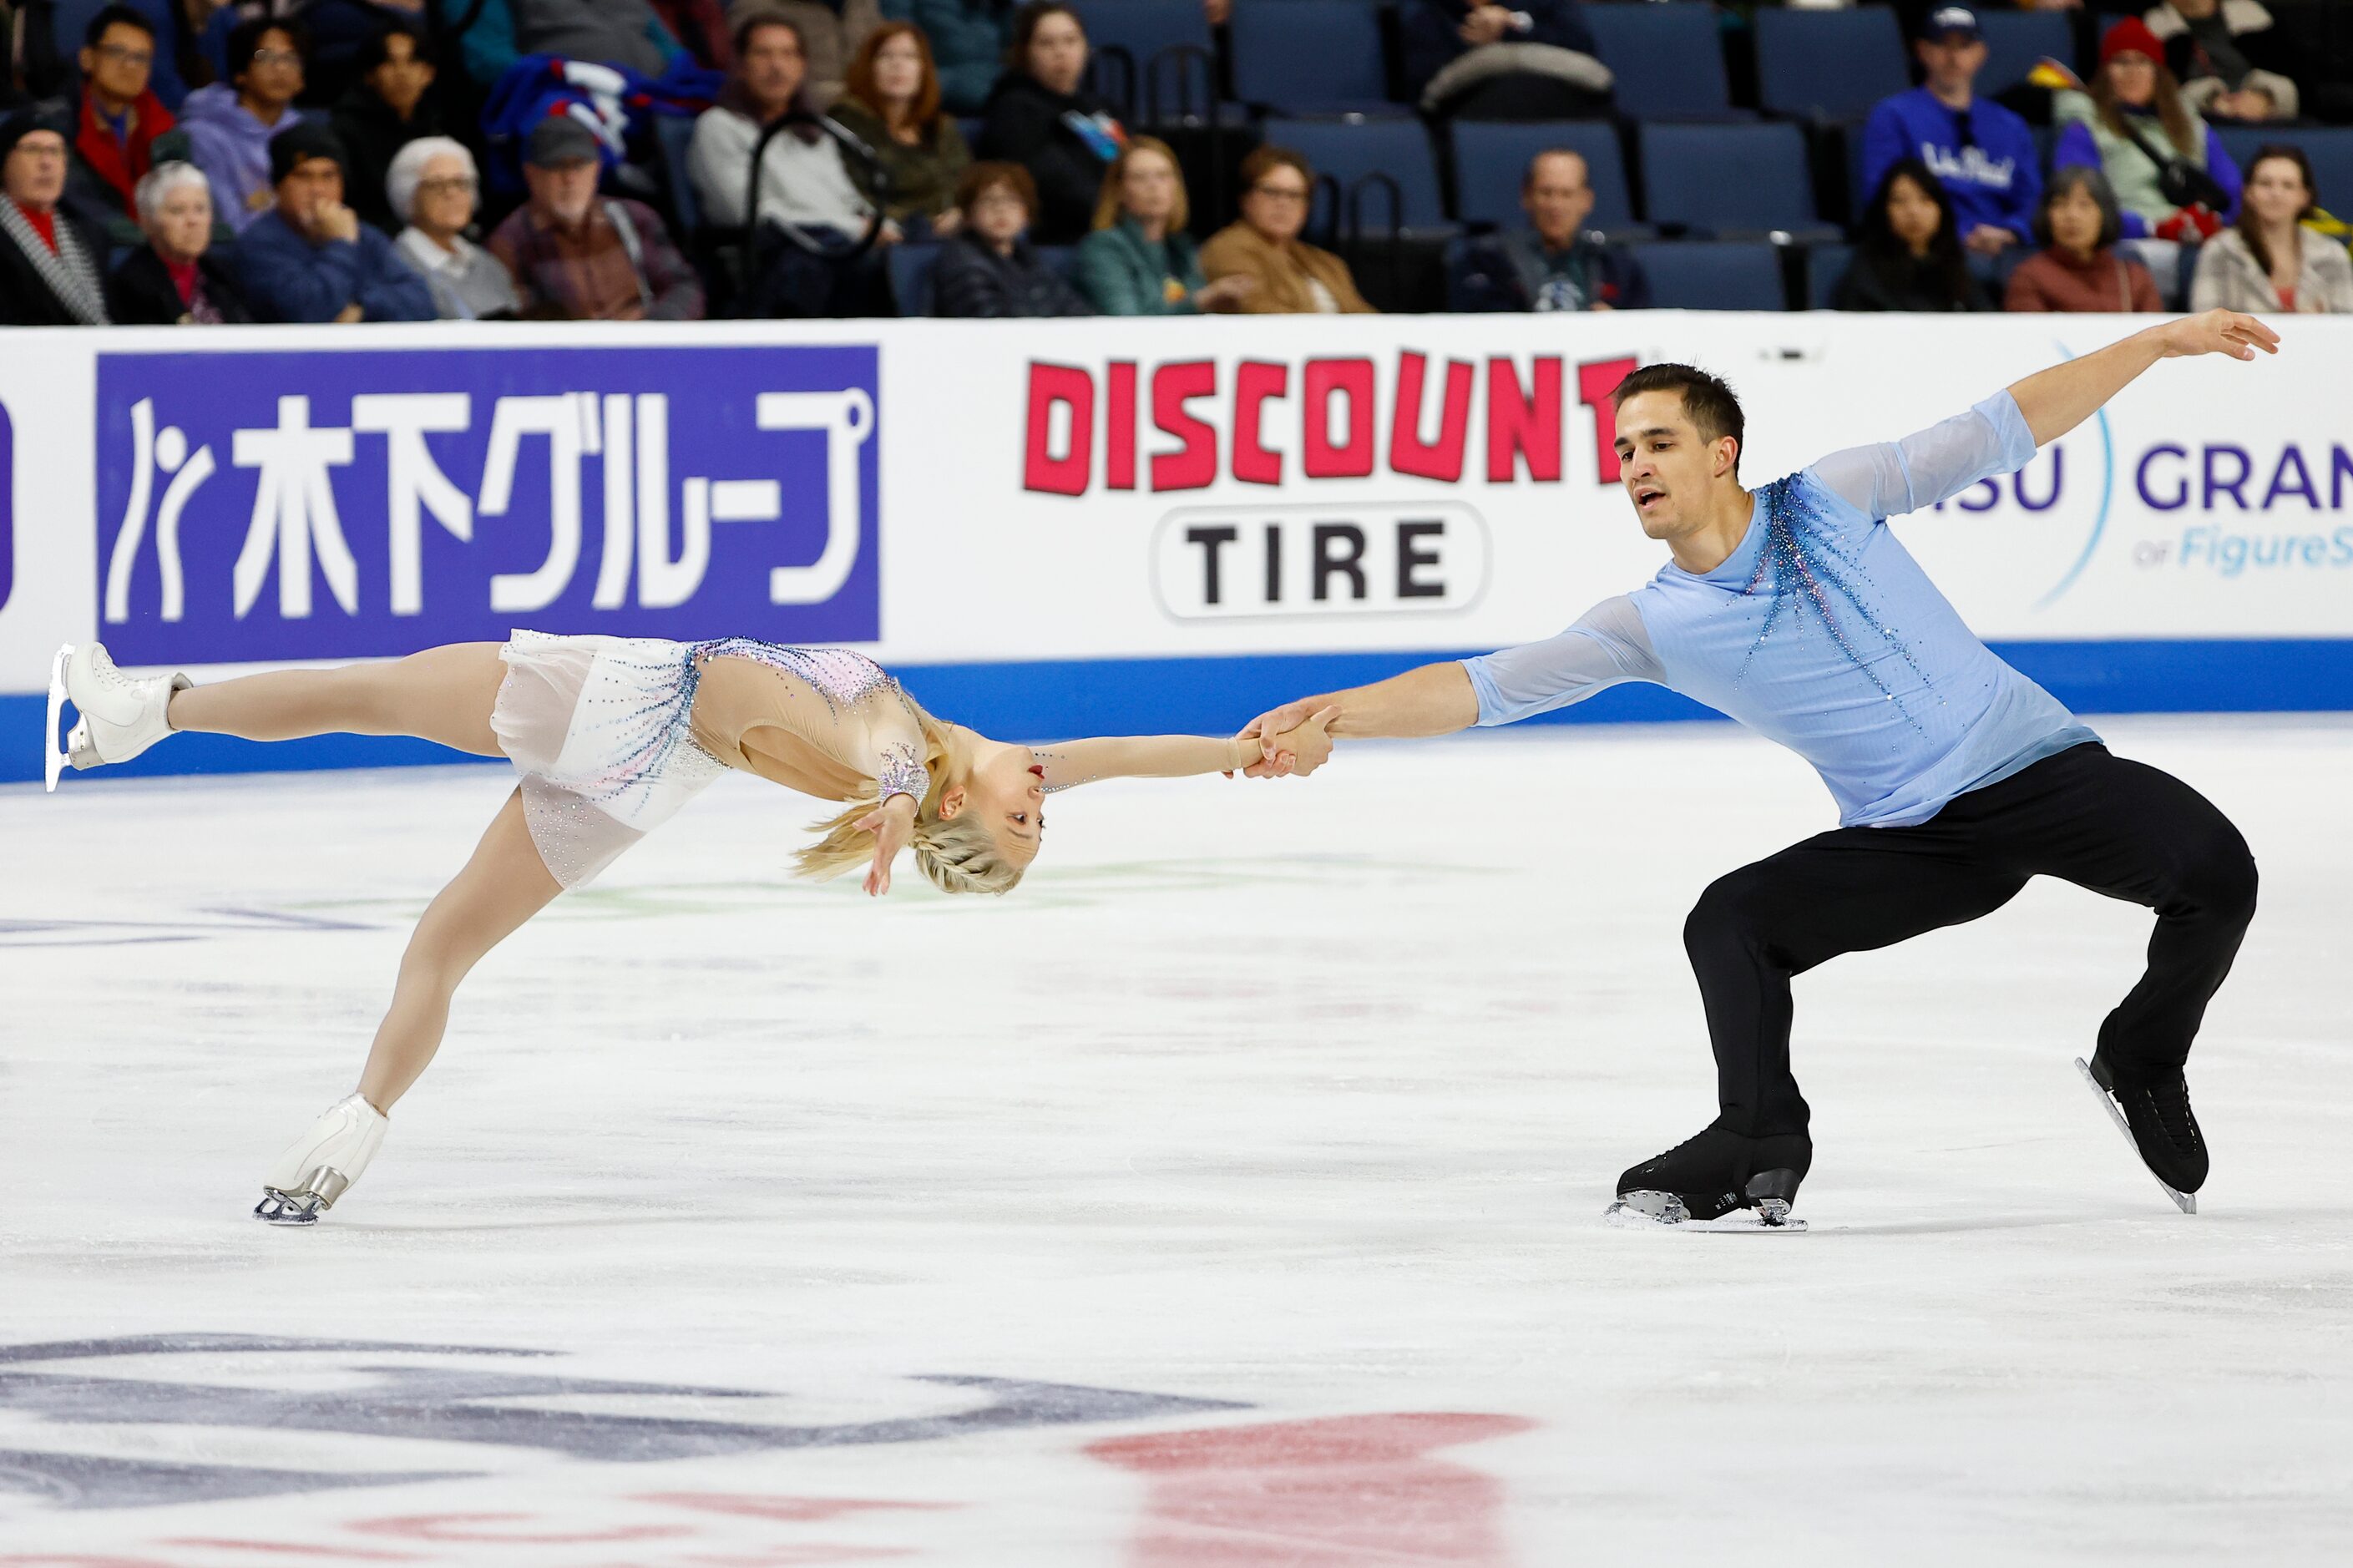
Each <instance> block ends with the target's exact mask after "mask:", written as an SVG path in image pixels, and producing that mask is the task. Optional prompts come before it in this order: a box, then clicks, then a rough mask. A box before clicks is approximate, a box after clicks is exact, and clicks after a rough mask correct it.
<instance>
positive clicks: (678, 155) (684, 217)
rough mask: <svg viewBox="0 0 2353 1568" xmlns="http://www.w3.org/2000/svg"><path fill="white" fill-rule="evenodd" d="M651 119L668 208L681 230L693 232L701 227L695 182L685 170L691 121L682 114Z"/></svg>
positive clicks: (690, 138) (700, 211)
mask: <svg viewBox="0 0 2353 1568" xmlns="http://www.w3.org/2000/svg"><path fill="white" fill-rule="evenodd" d="M653 121H654V146H655V148H656V150H657V151H659V153H661V170H662V184H663V185H664V186H665V187H666V188H667V189H668V190H669V191H670V210H671V211H672V212H673V213H675V214H676V215H677V216H678V226H679V229H680V232H681V233H682V234H692V233H693V232H694V231H695V230H696V229H698V228H700V227H702V202H701V201H699V200H697V199H696V197H695V194H694V181H693V180H691V178H689V177H688V175H687V170H686V153H687V149H688V148H689V147H690V146H691V144H692V143H693V141H694V121H693V120H692V119H691V118H690V117H689V116H687V115H683V114H657V115H655V116H654V117H653ZM748 172H749V169H748V165H747V168H746V173H748ZM748 183H749V182H748V181H746V184H748Z"/></svg>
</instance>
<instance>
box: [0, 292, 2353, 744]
mask: <svg viewBox="0 0 2353 1568" xmlns="http://www.w3.org/2000/svg"><path fill="white" fill-rule="evenodd" d="M2141 324H2142V323H2141V322H2140V321H2135V320H2133V319H2130V318H2111V317H2015V318H2001V317H1996V318H1976V319H1968V320H1940V319H1924V318H1892V317H1856V316H1839V315H1834V314H1799V315H1778V316H1747V315H1730V314H1704V313H1683V312H1643V313H1632V312H1629V313H1624V314H1616V315H1608V314H1604V315H1592V316H1582V317H1574V318H1565V319H1564V318H1558V317H1394V318H1363V317H1358V318H1345V319H1340V318H1313V317H1289V318H1271V319H1222V318H1219V319H1208V320H1193V321H1037V322H938V321H909V322H860V323H851V322H843V323H822V324H817V325H807V324H786V323H776V324H767V323H724V324H721V323H713V324H709V325H702V326H673V327H654V326H635V327H595V328H558V329H539V328H533V327H528V326H520V325H508V326H482V325H477V326H467V327H418V328H343V329H336V328H327V329H299V328H286V329H243V330H227V329H223V330H215V331H205V332H192V331H109V332H76V331H10V332H5V333H0V475H5V479H0V556H5V559H0V693H6V692H15V693H20V694H29V693H32V692H36V691H37V690H39V689H40V688H41V685H42V683H43V679H44V677H45V669H46V659H47V653H48V651H49V649H51V648H52V647H55V646H56V645H57V644H58V643H59V642H61V641H67V640H74V639H79V638H85V637H91V636H98V637H103V638H105V639H106V640H107V641H108V643H109V644H110V646H111V647H113V648H114V649H115V650H116V651H117V654H118V656H119V657H120V658H122V659H123V660H124V661H125V662H136V663H171V664H174V665H180V666H185V667H191V668H199V669H208V668H219V667H225V666H237V665H248V664H256V663H271V662H299V661H307V660H329V659H340V658H365V657H380V656H386V655H393V654H397V653H401V652H405V651H407V650H409V649H411V648H415V647H425V646H428V645H430V644H433V643H437V642H445V641H452V640H460V639H470V638H496V637H503V636H504V635H505V634H506V632H507V630H508V629H509V628H510V627H512V626H533V627H537V628H539V629H543V630H549V631H596V632H609V633H615V634H619V635H628V636H661V637H704V636H715V635H723V634H741V635H748V636H754V637H765V638H768V639H771V640H776V641H797V642H842V643H851V644H855V645H858V646H860V647H866V648H868V649H869V650H870V651H872V652H874V653H875V654H876V655H877V656H878V657H880V658H882V659H883V660H884V661H885V662H889V663H895V664H898V665H902V666H907V667H911V668H912V667H926V668H930V669H931V670H932V671H933V672H934V673H933V675H932V677H931V679H934V680H935V681H937V682H943V683H947V684H949V685H951V686H955V687H956V689H959V690H963V691H966V692H974V691H977V690H979V689H981V688H982V687H983V686H985V685H986V683H987V672H988V669H989V668H991V667H1002V666H1004V665H1006V664H1008V663H1019V664H1022V665H1025V666H1030V667H1040V666H1042V667H1045V668H1043V669H1039V668H1030V669H1029V670H1027V671H1026V672H1025V679H1027V680H1029V683H1030V684H1031V686H1032V687H1033V688H1035V689H1037V690H1039V691H1042V692H1044V693H1045V695H1043V696H1039V697H1036V698H1035V699H1034V700H1032V701H1031V702H1030V704H1029V706H1027V707H1024V708H1022V709H1020V710H1019V712H1018V717H1017V716H1013V715H1008V716H1006V717H1005V718H1003V719H1001V720H1000V721H1001V722H1007V723H1009V724H1012V725H1014V726H1016V727H1018V728H1025V729H1034V730H1038V731H1041V732H1042V731H1051V730H1058V729H1061V728H1065V727H1077V724H1078V721H1079V720H1080V719H1081V718H1082V716H1083V717H1092V716H1093V715H1094V712H1095V710H1097V709H1099V708H1100V705H1101V702H1102V701H1103V698H1104V694H1105V693H1107V692H1114V691H1115V692H1124V693H1129V694H1131V695H1134V696H1135V697H1137V698H1138V700H1145V699H1150V700H1156V701H1158V702H1159V703H1160V704H1161V705H1162V706H1163V707H1164V708H1167V707H1169V706H1171V705H1173V706H1174V708H1175V709H1176V710H1179V716H1181V717H1186V718H1187V719H1189V718H1190V716H1191V710H1190V708H1188V707H1187V701H1186V700H1185V699H1186V696H1187V682H1192V683H1194V684H1198V683H1199V682H1200V681H1201V680H1204V679H1212V676H1211V675H1210V674H1208V673H1205V672H1214V679H1218V680H1220V681H1225V682H1227V683H1229V684H1230V683H1231V682H1232V681H1233V680H1235V679H1238V678H1237V676H1236V674H1235V672H1236V671H1237V670H1240V671H1245V672H1247V671H1254V670H1257V669H1258V668H1261V666H1264V667H1265V668H1266V669H1267V670H1268V671H1269V672H1270V673H1269V674H1268V675H1267V676H1266V678H1265V679H1267V680H1269V681H1271V683H1272V685H1273V686H1275V687H1279V688H1282V689H1288V688H1290V687H1291V686H1293V685H1314V684H1317V683H1318V682H1319V679H1320V678H1321V677H1322V676H1324V674H1327V673H1332V672H1340V673H1345V674H1346V675H1348V676H1349V677H1351V678H1361V676H1362V674H1365V673H1377V672H1378V671H1379V670H1380V669H1382V668H1393V667H1396V666H1399V665H1402V664H1404V663H1406V662H1409V661H1410V660H1411V658H1413V657H1414V656H1417V655H1423V654H1430V653H1459V652H1464V651H1472V650H1478V649H1484V648H1489V647H1499V646H1503V645H1505V644H1509V643H1513V642H1517V641H1522V640H1525V639H1527V638H1531V637H1543V636H1546V635H1548V634H1550V633H1551V632H1553V631H1556V630H1557V629H1558V628H1559V627H1560V626H1563V625H1565V624H1567V622H1568V621H1569V620H1571V619H1573V618H1575V616H1577V615H1578V614H1579V613H1581V612H1582V611H1583V610H1584V609H1585V608H1586V607H1587V606H1588V605H1590V604H1592V603H1593V602H1594V601H1595V600H1597V599H1599V598H1602V597H1605V596H1607V595H1610V594H1614V593H1618V592H1621V591H1623V590H1625V589H1627V588H1629V587H1631V586H1632V585H1634V584H1638V583H1640V582H1641V581H1642V580H1643V579H1645V578H1647V577H1648V576H1650V575H1651V574H1652V573H1654V572H1655V571H1656V570H1657V569H1658V567H1659V565H1660V563H1662V561H1663V559H1664V552H1663V550H1662V548H1661V547H1660V546H1658V545H1656V544H1653V543H1651V542H1650V541H1648V540H1647V539H1645V538H1644V537H1643V535H1642V533H1641V530H1640V529H1639V527H1637V526H1636V524H1635V521H1634V519H1633V516H1632V514H1631V510H1630V508H1629V506H1628V505H1627V503H1626V501H1625V499H1624V497H1623V494H1622V492H1621V491H1620V490H1619V489H1617V488H1616V485H1615V479H1616V473H1615V466H1616V465H1615V460H1614V458H1613V457H1612V455H1611V452H1610V449H1609V437H1610V435H1611V427H1610V415H1609V405H1608V401H1607V399H1608V394H1609V390H1610V388H1612V387H1613V386H1615V385H1616V384H1617V382H1618V380H1619V379H1620V377H1622V376H1623V375H1624V374H1626V372H1627V371H1628V370H1629V369H1630V368H1631V367H1632V366H1634V365H1636V364H1639V363H1649V362H1654V361H1659V360H1667V359H1676V360H1688V361H1692V362H1694V363H1700V364H1703V365H1705V366H1707V367H1708V368H1710V369H1712V370H1715V371H1716V372H1718V373H1720V374H1724V375H1725V376H1726V377H1727V378H1728V379H1730V380H1731V381H1732V383H1733V384H1734V385H1735V386H1736V389H1737V390H1738V391H1739V392H1740V394H1741V395H1742V397H1743V400H1744V402H1745V404H1746V407H1747V411H1748V420H1749V430H1748V441H1747V445H1746V451H1745V453H1744V456H1743V460H1742V474H1743V477H1744V478H1745V479H1746V480H1748V481H1749V482H1750V483H1751V484H1755V483H1759V482H1762V481H1763V480H1765V479H1771V478H1774V477H1776V476H1777V475H1779V474H1781V473H1785V472H1788V470H1790V469H1792V468H1798V467H1801V466H1803V465H1805V464H1807V463H1809V462H1811V461H1813V460H1814V459H1816V458H1819V457H1820V456H1822V455H1823V454H1824V453H1827V452H1829V451H1831V450H1835V449H1837V448H1839V447H1844V446H1850V445H1855V444H1859V443H1862V442H1868V441H1877V440H1885V439H1892V438H1894V437H1900V436H1902V435H1904V434H1905V433H1907V432H1909V431H1911V430H1913V429H1915V428H1918V427H1920V426H1925V425H1927V424H1929V423H1932V422H1934V421H1935V420H1936V419H1938V418H1941V417H1944V416H1947V415H1949V414H1952V413H1954V412H1956V411H1957V410H1959V409H1961V408H1964V407H1966V406H1968V405H1969V404H1971V403H1973V402H1975V401H1976V400H1978V398H1980V397H1982V396H1984V395H1986V394H1987V393H1989V392H1990V391H1992V390H1994V389H1996V388H1998V387H2000V386H2001V385H2003V384H2007V383H2009V382H2010V381H2013V380H2015V379H2017V378H2018V377H2020V376H2021V375H2024V374H2029V373H2031V372H2032V371H2034V370H2037V369H2040V368H2042V367H2043V366H2046V365H2049V364H2052V363H2057V362H2059V361H2060V360H2063V359H2064V358H2067V357H2069V356H2071V355H2073V354H2077V353H2084V352H2087V351H2089V350H2091V349H2094V348H2096V347H2098V346H2100V345H2101V344H2102V343H2105V342H2108V341H2111V340H2112V339H2114V338H2115V337H2117V336H2120V335H2122V334H2123V333H2125V332H2126V331H2131V330H2133V329H2134V328H2135V327H2137V326H2138V325H2141ZM2281 327H2282V330H2283V331H2284V334H2285V338H2286V347H2285V351H2284V353H2282V354H2281V355H2280V356H2279V357H2278V358H2277V359H2275V360H2268V361H2265V362H2263V363H2259V364H2253V365H2244V364H2239V363H2230V362H2224V361H2219V360H2204V361H2198V362H2189V363H2167V364H2161V365H2159V366H2158V368H2157V369H2156V370H2154V371H2152V372H2151V373H2150V374H2148V375H2147V376H2146V377H2144V378H2143V379H2142V380H2141V381H2140V382H2139V383H2138V384H2136V385H2135V386H2133V387H2132V388H2130V389H2128V390H2127V391H2126V393H2125V394H2124V395H2122V396H2120V397H2118V398H2117V399H2116V401H2115V402H2114V403H2113V404H2112V405H2110V406H2109V407H2108V408H2107V409H2106V410H2105V412H2104V413H2103V414H2102V415H2101V416H2099V417H2097V418H2095V419H2094V420H2092V421H2089V422H2087V423H2086V424H2085V425H2084V426H2082V427H2081V428H2080V429H2078V430H2076V431H2075V432H2073V434H2071V435H2070V436H2068V437H2066V438H2065V439H2063V440H2062V441H2060V442H2058V443H2056V444H2055V445H2053V446H2052V447H2048V448H2046V449H2044V450H2043V451H2042V453H2040V454H2038V455H2037V457H2036V458H2035V459H2034V461H2033V462H2032V463H2031V465H2030V466H2029V467H2028V468H2025V469H2024V470H2023V471H2022V472H2021V473H2019V474H2017V475H2014V476H2010V477H2006V478H2004V479H2000V480H1995V481H1989V482H1988V483H1986V484H1984V485H1980V486H1978V487H1977V488H1976V489H1972V490H1970V491H1969V492H1968V493H1966V494H1964V495H1961V496H1958V497H1957V498H1954V499H1953V500H1951V501H1949V502H1947V504H1945V505H1943V506H1941V507H1938V508H1936V509H1934V510H1927V511H1924V512H1921V513H1919V514H1916V515H1915V516H1913V517H1910V518H1907V519H1903V520H1899V521H1897V522H1896V523H1895V524H1894V526H1895V527H1897V528H1898V530H1899V531H1900V532H1901V534H1902V536H1903V538H1904V539H1905V542H1906V543H1907V544H1908V545H1909V546H1910V547H1911V548H1912V549H1913V550H1914V551H1915V553H1917V554H1918V555H1919V556H1920V557H1921V558H1922V560H1923V561H1924V563H1926V565H1927V567H1928V568H1929V570H1930V571H1931V572H1932V574H1935V575H1936V578H1937V580H1938V581H1939V583H1940V584H1943V585H1944V587H1945V589H1946V590H1947V593H1948V594H1949V595H1951V597H1952V598H1953V599H1954V601H1955V602H1956V603H1957V605H1959V607H1960V608H1961V610H1962V612H1963V613H1964V615H1966V616H1968V619H1969V620H1970V622H1971V624H1972V625H1973V626H1976V627H1977V628H1978V631H1979V632H1980V633H1981V634H1983V635H1984V636H1986V637H1989V639H1991V640H1994V641H1996V642H1997V643H2000V644H2001V645H2003V647H2005V649H2006V650H2008V651H2010V652H2011V654H2012V657H2013V658H2019V659H2020V660H2021V662H2022V663H2025V664H2027V665H2028V666H2029V667H2030V669H2034V668H2036V660H2037V659H2038V658H2041V659H2042V660H2044V662H2045V664H2046V665H2049V666H2050V668H2056V669H2060V670H2062V671H2064V670H2067V669H2078V670H2081V671H2084V672H2085V675H2084V679H2086V680H2087V681H2089V683H2090V685H2091V687H2092V688H2093V689H2092V690H2091V691H2090V692H2089V693H2088V696H2089V699H2090V700H2089V702H2088V705H2091V706H2097V707H2108V708H2115V707H2136V706H2155V707H2179V706H2182V705H2183V701H2182V700H2179V693H2178V692H2177V691H2175V690H2174V687H2175V686H2176V684H2178V680H2179V676H2180V673H2181V672H2182V671H2184V670H2185V669H2188V670H2193V671H2194V670H2211V668H2215V667H2216V666H2217V664H2218V661H2219V662H2220V663H2221V664H2224V665H2229V666H2230V667H2232V668H2234V669H2237V670H2239V671H2240V673H2241V674H2242V675H2243V677H2244V679H2243V681H2242V686H2243V689H2244V698H2245V700H2244V701H2243V702H2232V701H2230V700H2229V698H2228V696H2227V693H2226V694H2224V695H2222V696H2219V697H2217V696H2213V695H2211V692H2210V695H2209V696H2208V698H2206V699H2205V700H2203V702H2202V703H2201V704H2200V705H2237V706H2259V707H2261V706H2270V707H2279V706H2304V707H2338V706H2345V705H2348V695H2347V691H2346V689H2345V688H2344V687H2343V685H2342V684H2341V682H2340V681H2339V680H2338V679H2337V676H2338V675H2339V674H2340V673H2341V672H2342V671H2344V670H2346V669H2347V668H2353V659H2348V658H2345V657H2342V656H2343V655H2345V654H2346V653H2347V652H2348V650H2353V640H2347V639H2353V604H2349V603H2348V586H2353V514H2348V511H2347V510H2346V508H2347V503H2348V499H2353V429H2348V422H2347V421H2346V420H2345V418H2344V417H2343V415H2342V413H2341V410H2342V408H2343V406H2344V399H2343V395H2342V393H2341V389H2340V386H2339V382H2340V380H2341V367H2342V365H2343V364H2345V363H2347V362H2348V357H2353V353H2348V351H2353V322H2337V321H2330V320H2327V319H2304V320H2291V321H2284V322H2282V323H2281ZM2052 661H2056V662H2055V663H2053V662H2052ZM2071 661H2072V662H2071ZM2040 672H2041V673H2043V674H2044V678H2045V679H2053V678H2052V676H2051V675H2050V674H2049V673H2048V671H2047V670H2044V671H2040ZM2065 679H2066V677H2065V676H2064V675H2062V676H2061V677H2060V678H2059V680H2060V683H2061V684H2064V683H2065ZM959 682H960V683H961V685H957V683H959ZM918 685H919V689H922V685H921V682H920V681H919V682H918ZM2208 685H2209V688H2211V687H2212V685H2213V683H2212V682H2209V683H2208ZM1058 692H1059V693H1060V694H1061V695H1060V696H1056V695H1055V693H1058ZM1615 695H1616V694H1611V697H1605V698H1604V699H1603V702H1604V703H1607V702H1609V701H1610V700H1612V699H1613V698H1614V697H1615ZM2063 695H2071V696H2072V697H2073V700H2077V701H2079V702H2082V701H2086V700H2087V694H2086V693H2085V692H2084V691H2077V692H2073V693H2067V692H2063ZM0 700H5V699H0ZM1090 704H1092V705H1093V706H1092V707H1091V706H1090ZM1233 705H1234V704H1233V703H1232V702H1225V703H1221V704H1220V706H1219V711H1220V712H1222V711H1223V710H1224V708H1225V707H1228V706H1233ZM1192 706H1195V707H1198V706H1202V705H1201V704H1199V703H1194V704H1192ZM12 711H13V710H12ZM23 749H24V750H25V751H26V753H27V755H28V756H29V755H30V748H29V747H26V748H23ZM15 751H16V749H0V756H6V757H9V758H11V759H12V760H11V761H10V762H9V763H7V764H6V765H5V775H6V776H16V777H21V776H26V773H25V771H24V769H23V767H22V766H21V764H20V762H19V761H18V760H14V759H15Z"/></svg>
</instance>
